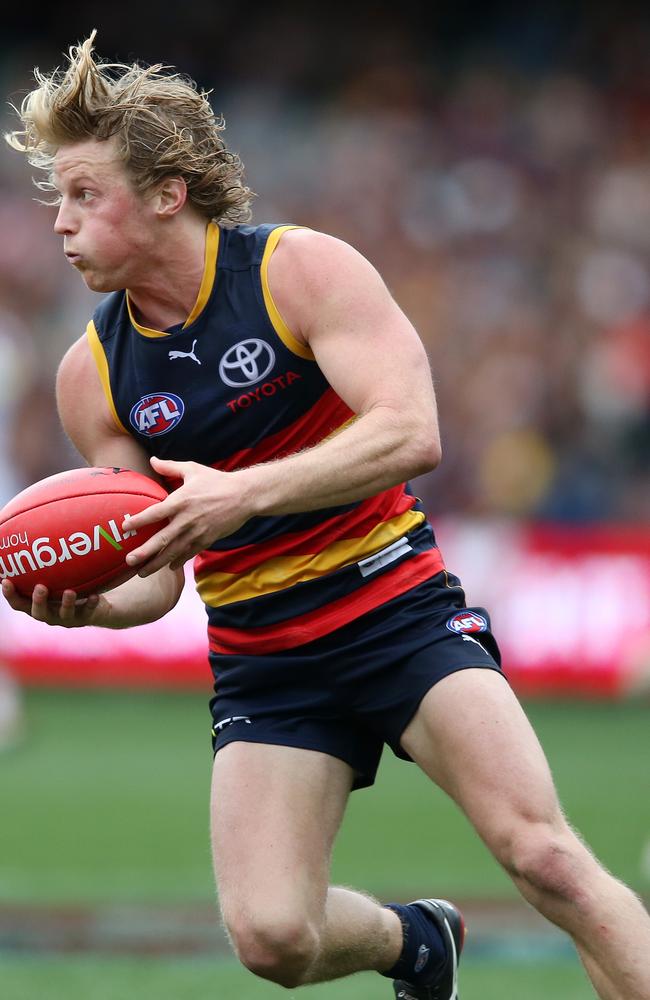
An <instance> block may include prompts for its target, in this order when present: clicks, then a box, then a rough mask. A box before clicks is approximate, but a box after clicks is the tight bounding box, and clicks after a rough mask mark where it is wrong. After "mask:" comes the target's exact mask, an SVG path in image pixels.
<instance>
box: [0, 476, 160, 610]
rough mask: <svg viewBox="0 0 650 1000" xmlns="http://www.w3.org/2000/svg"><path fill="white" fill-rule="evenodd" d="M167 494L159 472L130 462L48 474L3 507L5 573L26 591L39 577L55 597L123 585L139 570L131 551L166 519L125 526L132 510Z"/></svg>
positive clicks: (0, 545)
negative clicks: (129, 560)
mask: <svg viewBox="0 0 650 1000" xmlns="http://www.w3.org/2000/svg"><path fill="white" fill-rule="evenodd" d="M166 496H167V492H166V490H165V489H164V488H163V487H162V486H160V485H159V484H158V483H157V482H156V481H155V480H154V479H150V478H149V477H148V476H143V475H142V474H141V473H139V472H132V471H131V470H130V469H95V468H87V469H71V470H70V471H69V472H60V473H58V475H56V476H49V477H48V478H47V479H42V480H41V481H40V482H38V483H34V485H33V486H29V487H28V488H27V489H26V490H23V491H22V493H19V494H18V496H16V497H14V499H13V500H10V501H9V503H8V504H7V505H6V506H5V507H4V508H3V509H2V510H1V511H0V579H5V578H6V579H8V580H11V582H12V583H13V585H14V587H15V588H16V590H18V591H19V592H20V593H21V594H23V595H24V596H26V597H29V596H31V593H32V591H33V589H34V587H35V585H36V584H37V583H42V584H44V585H45V586H46V587H47V588H48V589H49V591H50V597H53V598H59V597H61V595H62V593H63V591H64V590H75V591H76V592H77V594H78V595H79V596H80V597H83V596H84V595H86V594H96V593H99V592H100V591H102V590H110V589H111V588H112V587H117V586H118V584H120V583H124V581H125V580H128V579H129V578H130V577H132V576H135V574H136V572H137V568H132V567H130V566H127V565H126V562H125V557H126V555H127V554H128V553H129V552H131V551H132V550H133V549H137V548H138V546H139V545H141V544H142V543H143V542H145V541H146V540H147V539H148V538H150V537H151V536H152V535H155V534H156V532H157V531H159V530H160V526H161V522H157V523H155V524H151V525H149V526H148V527H147V528H144V529H141V530H140V531H127V532H123V531H122V521H123V520H124V515H125V514H137V513H138V512H139V511H141V510H144V509H145V507H149V506H151V504H152V503H159V502H160V501H161V500H164V499H165V497H166Z"/></svg>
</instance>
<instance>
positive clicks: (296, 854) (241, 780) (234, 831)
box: [211, 742, 354, 924]
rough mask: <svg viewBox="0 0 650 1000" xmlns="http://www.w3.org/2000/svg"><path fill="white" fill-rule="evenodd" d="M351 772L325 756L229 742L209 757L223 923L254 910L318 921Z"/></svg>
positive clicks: (258, 914) (261, 916) (259, 916)
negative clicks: (212, 758)
mask: <svg viewBox="0 0 650 1000" xmlns="http://www.w3.org/2000/svg"><path fill="white" fill-rule="evenodd" d="M353 779H354V772H353V770H352V768H351V767H350V766H349V765H348V764H346V763H345V762H344V761H342V760H339V759H338V758H336V757H333V756H330V755H329V754H325V753H321V752H319V751H314V750H303V749H299V748H295V747H287V746H275V745H269V744H262V743H245V742H233V743H229V744H228V745H227V746H225V747H223V748H222V749H221V750H220V751H219V752H218V753H217V754H216V757H215V761H214V770H213V781H212V804H211V830H212V850H213V859H214V869H215V876H216V880H217V888H218V891H219V897H220V902H221V907H222V910H223V913H224V918H225V920H226V923H227V924H232V923H236V922H238V920H240V919H242V918H243V919H248V918H249V917H250V915H251V914H252V913H253V912H254V913H255V914H256V919H259V920H262V921H264V919H265V917H266V916H268V917H269V919H273V915H275V918H276V919H277V918H279V916H280V913H281V912H287V913H290V912H291V913H294V914H296V915H297V916H304V917H305V919H310V920H313V921H314V922H315V923H319V922H320V918H321V916H322V913H323V911H324V906H325V897H326V893H327V886H328V882H329V866H330V856H331V851H332V845H333V843H334V839H335V837H336V834H337V832H338V829H339V827H340V824H341V820H342V818H343V813H344V810H345V806H346V803H347V799H348V796H349V793H350V789H351V787H352V782H353Z"/></svg>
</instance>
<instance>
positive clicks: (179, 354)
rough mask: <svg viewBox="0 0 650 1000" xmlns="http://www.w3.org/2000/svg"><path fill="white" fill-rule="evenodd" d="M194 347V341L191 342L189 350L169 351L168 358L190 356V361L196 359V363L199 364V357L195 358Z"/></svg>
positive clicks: (171, 359)
mask: <svg viewBox="0 0 650 1000" xmlns="http://www.w3.org/2000/svg"><path fill="white" fill-rule="evenodd" d="M195 347H196V341H194V342H193V344H192V350H191V351H170V352H169V360H170V361H173V360H174V358H191V359H192V361H196V363H197V365H200V364H201V362H200V361H199V359H198V358H197V356H196V354H195V353H194V348H195Z"/></svg>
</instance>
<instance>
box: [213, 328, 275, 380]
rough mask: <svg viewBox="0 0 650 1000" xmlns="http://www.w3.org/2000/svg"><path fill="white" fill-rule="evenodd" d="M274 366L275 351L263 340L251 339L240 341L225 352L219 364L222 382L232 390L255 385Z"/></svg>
mask: <svg viewBox="0 0 650 1000" xmlns="http://www.w3.org/2000/svg"><path fill="white" fill-rule="evenodd" d="M274 364H275V351H274V350H273V348H272V347H271V346H270V344H267V343H266V341H265V340H258V339H257V337H251V338H250V339H249V340H240V341H239V343H238V344H235V345H234V346H233V347H231V348H230V349H229V350H227V351H226V353H225V354H224V356H223V357H222V359H221V361H220V362H219V375H220V376H221V380H222V382H225V384H226V385H229V386H230V387H231V388H233V389H243V388H245V387H246V386H247V385H255V383H256V382H261V380H262V379H263V378H265V377H266V376H267V375H268V374H269V372H270V371H271V369H272V368H273V365H274Z"/></svg>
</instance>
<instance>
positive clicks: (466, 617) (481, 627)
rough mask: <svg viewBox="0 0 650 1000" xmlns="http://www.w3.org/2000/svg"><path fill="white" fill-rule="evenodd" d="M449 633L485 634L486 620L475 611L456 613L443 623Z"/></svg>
mask: <svg viewBox="0 0 650 1000" xmlns="http://www.w3.org/2000/svg"><path fill="white" fill-rule="evenodd" d="M445 624H446V626H447V628H448V629H449V631H450V632H456V633H457V634H458V633H460V632H487V629H488V623H487V618H484V617H483V615H479V614H477V613H476V611H457V612H456V614H455V615H452V616H451V618H449V619H448V621H447V622H445Z"/></svg>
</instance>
